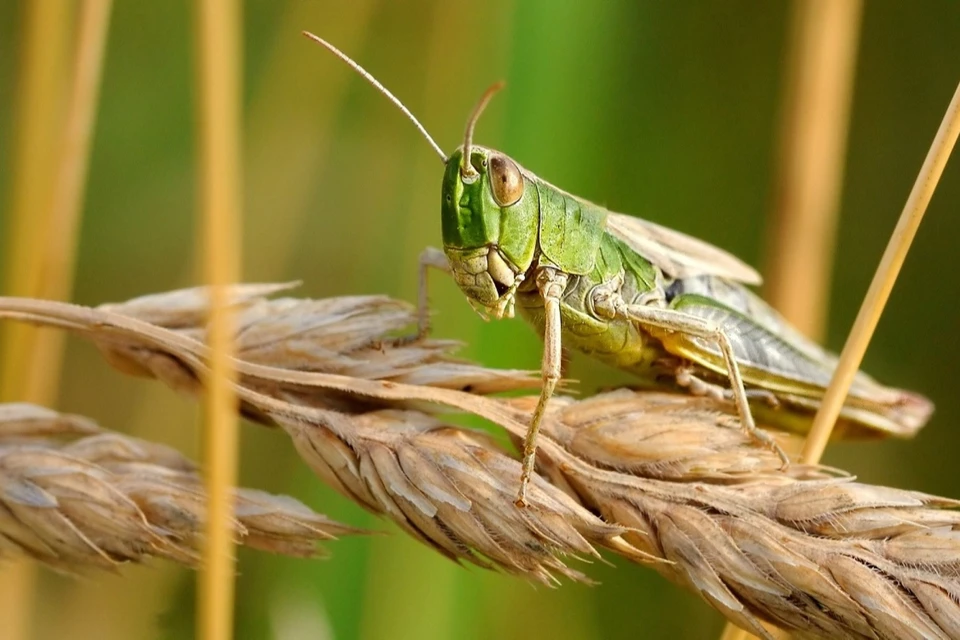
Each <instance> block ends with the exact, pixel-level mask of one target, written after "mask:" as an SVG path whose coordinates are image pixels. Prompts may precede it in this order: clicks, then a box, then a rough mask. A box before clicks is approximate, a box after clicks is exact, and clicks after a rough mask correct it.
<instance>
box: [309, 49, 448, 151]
mask: <svg viewBox="0 0 960 640" xmlns="http://www.w3.org/2000/svg"><path fill="white" fill-rule="evenodd" d="M303 35H305V36H307V37H308V38H310V39H311V40H313V41H314V42H316V43H318V44H321V45H323V46H324V47H325V48H326V49H327V51H329V52H330V53H332V54H333V55H335V56H337V57H338V58H340V59H341V60H343V61H344V62H345V63H347V66H349V67H350V68H351V69H353V70H354V71H356V72H357V73H359V74H360V75H361V76H363V77H364V79H366V81H367V82H369V83H370V84H372V85H373V86H374V88H375V89H376V90H377V91H379V92H380V93H381V94H383V95H384V96H385V97H386V98H387V100H389V101H390V102H392V103H393V104H394V105H396V107H397V108H398V109H400V111H402V112H403V114H404V115H405V116H407V118H409V119H410V122H412V123H413V124H414V126H415V127H416V128H417V130H419V131H420V133H422V134H423V137H424V138H426V139H427V142H428V143H430V146H431V147H433V150H434V151H436V152H437V155H438V156H440V159H441V160H442V161H443V163H444V164H446V163H447V154H445V153H444V152H443V149H441V148H440V145H438V144H437V143H436V141H435V140H434V139H433V137H432V136H431V135H430V134H429V133H427V129H426V128H425V127H424V126H423V125H422V124H420V121H419V120H417V119H416V118H415V117H414V115H413V114H412V113H410V110H409V109H407V108H406V107H405V106H403V103H402V102H400V99H399V98H397V96H395V95H393V94H392V93H390V91H389V90H388V89H387V88H386V87H385V86H383V85H382V84H380V82H379V81H378V80H377V79H376V78H374V77H373V75H371V73H370V72H369V71H367V70H366V69H364V68H363V67H361V66H360V65H359V64H357V63H356V62H354V61H353V60H352V59H351V58H350V56H348V55H347V54H345V53H344V52H343V51H340V49H337V48H336V47H335V46H333V45H332V44H330V43H329V42H327V41H326V40H324V39H323V38H321V37H320V36H317V35H314V34H312V33H310V32H309V31H304V32H303Z"/></svg>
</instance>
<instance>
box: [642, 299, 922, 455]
mask: <svg viewBox="0 0 960 640" xmlns="http://www.w3.org/2000/svg"><path fill="white" fill-rule="evenodd" d="M743 291H744V293H745V294H749V292H747V291H746V290H743ZM750 298H751V299H752V298H753V296H752V294H750ZM752 301H753V300H752ZM753 302H754V303H755V304H756V302H757V301H753ZM761 304H762V303H761ZM736 306H739V305H736ZM670 307H671V308H672V309H674V310H675V311H677V312H680V313H683V314H687V315H691V316H696V317H698V318H701V319H704V320H707V321H709V322H711V323H712V324H714V325H716V326H718V327H720V328H722V329H723V331H724V332H725V333H726V334H727V336H728V337H729V339H730V343H731V346H732V347H733V352H734V358H735V359H736V360H737V363H738V364H739V365H740V372H741V374H742V375H743V381H744V383H745V384H746V385H747V387H748V388H750V387H753V388H759V389H764V390H767V391H771V392H773V393H774V394H775V395H776V396H777V397H778V398H780V399H781V400H785V401H788V402H793V403H794V404H802V405H805V406H808V407H809V408H810V409H811V410H812V411H813V410H816V408H817V407H818V406H819V404H820V400H821V399H822V397H823V394H824V391H825V389H826V387H827V386H828V385H829V383H830V379H831V378H832V376H833V371H834V369H835V368H836V363H837V361H836V356H834V355H833V354H830V353H827V352H825V351H823V350H822V349H820V348H819V347H818V346H817V345H815V344H814V343H813V342H812V341H810V340H808V339H807V338H805V337H803V336H802V335H800V334H799V333H797V332H796V331H790V332H787V333H784V334H782V335H778V333H774V332H773V331H772V330H771V329H770V328H768V326H765V325H769V324H770V321H772V320H773V317H772V314H775V312H773V310H772V309H770V310H769V313H770V314H771V317H770V318H767V322H764V323H763V324H761V323H760V322H758V321H757V320H756V319H752V318H751V316H747V315H744V314H743V313H742V312H741V311H739V310H737V309H736V308H733V307H731V306H727V305H726V304H724V303H723V302H720V301H718V300H716V299H713V298H710V297H706V296H704V295H700V294H696V293H692V294H691V293H684V294H681V295H679V296H678V297H676V298H674V299H673V301H672V302H671V304H670ZM651 333H654V334H655V335H656V337H657V338H659V339H660V340H661V342H662V343H663V345H664V347H665V348H666V349H667V351H669V352H671V353H673V354H674V355H678V356H681V357H683V358H685V359H687V360H689V361H690V362H693V363H695V364H697V365H699V366H701V367H703V368H705V369H707V370H709V371H713V372H714V373H716V374H719V375H721V376H725V375H726V367H725V365H724V363H723V358H722V356H721V353H720V350H719V348H718V347H717V345H716V344H713V343H712V342H710V341H708V340H704V339H701V338H697V337H694V336H689V335H686V334H682V333H679V332H673V333H663V334H660V332H657V331H655V330H654V331H651ZM932 411H933V405H932V404H931V403H930V402H929V401H928V400H927V399H926V398H923V397H921V396H918V395H916V394H914V393H911V392H908V391H901V390H900V389H894V388H891V387H885V386H883V385H881V384H880V383H878V382H876V381H875V380H874V379H873V378H871V377H869V376H867V375H866V374H864V373H862V372H860V373H858V374H857V376H856V377H855V378H854V381H853V385H852V386H851V388H850V395H849V396H848V397H847V400H846V402H845V406H844V411H843V412H842V415H843V416H844V417H846V418H848V419H849V420H851V421H853V422H855V423H857V424H858V425H859V426H861V427H866V428H867V431H874V432H878V431H879V432H882V433H887V434H890V435H898V436H901V437H905V436H911V435H913V434H914V433H915V432H916V431H917V430H918V429H919V428H920V427H922V426H923V425H924V424H925V423H926V422H927V420H928V419H929V417H930V414H931V412H932Z"/></svg>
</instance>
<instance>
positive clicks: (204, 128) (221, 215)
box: [196, 0, 241, 640]
mask: <svg viewBox="0 0 960 640" xmlns="http://www.w3.org/2000/svg"><path fill="white" fill-rule="evenodd" d="M197 8H198V14H197V42H196V45H197V61H198V73H197V81H198V83H199V86H198V96H199V99H200V100H199V104H198V105H197V106H198V124H199V127H198V131H199V136H200V139H199V145H198V160H199V173H200V176H199V177H200V180H199V185H200V194H199V195H200V208H201V218H202V233H201V235H202V238H203V240H202V242H203V246H204V249H205V258H206V260H205V264H204V272H205V279H206V281H207V282H208V283H209V284H210V285H211V287H212V288H211V294H210V295H211V315H210V324H209V331H208V335H209V344H210V347H211V350H212V352H211V358H210V369H211V375H210V378H209V379H208V380H207V381H206V382H207V395H206V400H205V407H204V409H205V428H204V442H203V449H204V452H203V458H204V468H205V469H206V472H207V478H206V480H207V492H208V496H209V497H208V511H207V513H208V516H207V523H206V529H205V545H204V562H203V567H202V569H201V571H200V578H199V580H200V584H199V588H198V590H197V593H198V599H199V601H198V603H197V604H198V607H197V608H198V617H197V633H196V635H197V637H198V638H203V639H204V640H228V639H229V638H231V637H232V636H233V603H234V559H233V556H234V549H235V541H234V539H233V534H232V527H231V526H230V522H231V518H232V515H233V514H232V511H233V508H232V491H233V487H234V486H235V485H236V477H237V453H238V446H239V443H238V431H237V427H238V425H237V422H238V419H237V414H236V396H235V395H234V393H233V391H232V387H231V385H232V382H233V381H234V380H235V378H236V372H235V371H234V370H233V369H232V367H231V366H230V358H231V357H232V355H233V351H234V345H233V335H234V324H233V323H234V317H233V315H232V314H231V312H230V308H229V300H228V298H227V290H226V286H227V285H228V284H231V283H234V282H236V281H237V280H238V279H239V277H238V276H239V261H240V258H239V253H240V250H239V246H240V242H239V241H240V234H239V214H240V179H239V178H240V166H241V165H240V113H239V109H240V40H239V37H240V8H239V5H238V3H237V2H236V1H235V0H202V1H201V2H200V3H199V4H198V5H197Z"/></svg>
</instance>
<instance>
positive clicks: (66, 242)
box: [24, 0, 113, 403]
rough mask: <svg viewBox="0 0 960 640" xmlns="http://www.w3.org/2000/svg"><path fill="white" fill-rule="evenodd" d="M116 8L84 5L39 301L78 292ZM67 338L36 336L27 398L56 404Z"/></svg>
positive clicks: (104, 3)
mask: <svg viewBox="0 0 960 640" xmlns="http://www.w3.org/2000/svg"><path fill="white" fill-rule="evenodd" d="M112 5H113V1H112V0H85V2H83V3H82V4H81V5H80V15H79V25H78V26H79V31H78V38H77V46H76V56H75V58H74V61H75V65H76V66H75V69H74V71H73V76H72V78H71V88H70V95H69V97H68V103H67V113H66V122H65V124H64V132H63V143H62V146H61V151H60V157H59V166H58V168H57V177H56V182H55V184H54V189H53V204H52V208H51V209H50V218H49V224H48V233H47V234H46V238H45V242H44V245H45V246H44V247H43V252H42V257H43V260H42V262H41V264H40V271H39V274H38V276H39V284H38V291H37V296H38V297H40V298H46V299H48V300H67V299H68V298H69V297H70V295H71V293H72V291H73V279H74V273H75V268H74V267H75V262H76V256H77V244H78V236H79V234H78V231H79V229H80V218H81V214H82V212H83V197H84V191H85V186H86V182H87V172H88V170H89V166H90V146H91V145H90V143H91V141H92V139H93V129H94V125H95V123H96V113H97V103H98V100H99V95H100V79H101V77H102V74H103V56H104V51H105V50H106V45H107V32H108V30H109V27H110V11H111V8H112ZM64 338H65V335H64V334H63V332H61V331H46V332H43V333H41V334H40V335H38V336H37V340H36V343H35V344H34V347H33V349H32V352H31V360H32V361H33V365H34V366H32V367H28V369H27V371H26V372H25V381H24V385H25V390H26V391H25V393H26V396H27V397H31V398H42V399H43V400H41V402H45V403H49V402H50V401H52V399H53V397H54V394H55V390H56V388H57V386H58V384H59V381H60V370H61V368H62V364H63V357H62V356H63V340H64Z"/></svg>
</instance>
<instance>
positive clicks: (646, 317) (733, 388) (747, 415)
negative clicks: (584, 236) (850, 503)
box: [608, 299, 790, 468]
mask: <svg viewBox="0 0 960 640" xmlns="http://www.w3.org/2000/svg"><path fill="white" fill-rule="evenodd" d="M608 304H609V303H608ZM613 304H614V307H615V308H614V309H613V311H614V312H615V313H619V314H622V315H623V316H625V317H626V318H627V319H629V320H631V321H633V322H636V323H637V324H638V325H640V326H641V327H643V328H645V329H648V330H651V332H652V333H653V334H654V335H656V336H657V337H658V338H659V339H660V340H661V341H662V342H663V343H664V346H665V347H667V350H668V351H669V343H670V339H671V336H675V335H677V334H684V335H689V336H694V337H697V338H702V339H704V340H709V341H711V342H713V343H714V344H716V345H717V347H719V349H720V354H721V356H722V357H723V363H724V366H725V368H726V370H727V375H728V377H729V378H730V389H729V391H730V393H731V394H732V396H733V402H734V404H735V405H736V406H737V413H738V414H739V416H740V424H741V425H742V428H743V430H744V432H745V433H746V434H747V435H748V436H750V438H751V439H753V440H755V441H756V442H758V443H760V444H762V445H764V446H765V447H767V448H768V449H771V450H772V451H773V452H774V453H776V454H777V456H778V457H779V458H780V461H781V462H782V463H783V466H784V468H786V467H787V466H789V465H790V458H789V457H788V456H787V454H786V453H785V452H784V450H783V449H782V448H781V447H780V445H778V444H777V443H776V441H775V440H774V439H773V437H772V436H771V435H770V434H769V433H767V432H766V431H764V430H762V429H759V428H758V427H757V425H756V423H755V422H754V420H753V413H752V412H751V411H750V403H749V399H748V394H747V390H746V388H745V387H744V384H743V377H742V376H741V375H740V367H739V366H738V365H737V360H736V357H735V356H734V351H733V345H732V344H731V342H730V338H729V336H727V334H726V333H725V332H724V330H723V329H722V328H721V327H720V326H718V325H716V324H714V323H712V322H709V321H708V320H704V319H703V318H698V317H697V316H693V315H689V314H686V313H683V312H682V311H676V310H674V309H663V308H660V307H652V306H644V305H636V304H632V305H628V304H626V303H625V302H623V300H622V299H620V300H616V301H615V302H614V303H613ZM683 378H684V376H683V375H680V376H678V378H677V382H678V384H680V385H681V386H682V385H683V382H684V380H683ZM694 380H696V382H699V383H701V384H703V385H707V383H704V382H703V381H701V380H699V379H696V378H693V377H692V376H691V377H690V378H689V379H688V380H687V381H688V382H693V381H694ZM694 386H696V385H694ZM707 386H708V385H707ZM693 390H695V389H693Z"/></svg>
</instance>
